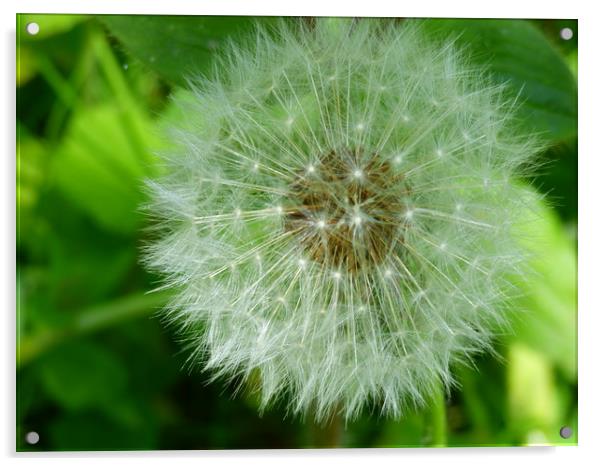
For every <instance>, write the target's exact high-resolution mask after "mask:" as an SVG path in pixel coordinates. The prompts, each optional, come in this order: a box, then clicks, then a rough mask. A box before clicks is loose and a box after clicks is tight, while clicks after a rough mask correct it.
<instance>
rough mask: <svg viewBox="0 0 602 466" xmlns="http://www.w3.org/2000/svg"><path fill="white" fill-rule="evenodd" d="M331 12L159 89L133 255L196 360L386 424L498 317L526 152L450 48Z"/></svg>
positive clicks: (524, 198)
mask: <svg viewBox="0 0 602 466" xmlns="http://www.w3.org/2000/svg"><path fill="white" fill-rule="evenodd" d="M341 24H342V27H341V28H332V27H330V26H329V23H328V22H324V21H321V20H318V21H316V22H315V25H314V26H312V28H309V27H307V26H306V25H303V24H302V23H299V24H297V25H290V24H289V23H286V24H285V23H284V22H283V23H282V24H281V25H280V26H279V33H278V34H271V33H267V32H266V31H264V30H262V29H261V28H258V29H257V30H256V32H255V34H256V35H257V38H256V40H254V41H250V42H252V43H253V46H251V45H249V46H248V47H249V48H248V49H247V48H242V47H241V46H236V45H232V46H231V47H230V49H229V51H228V50H226V49H224V50H223V51H220V53H221V55H220V57H221V58H218V61H219V69H220V73H219V78H211V79H209V78H204V79H203V80H198V81H195V84H194V85H193V87H194V89H193V90H192V91H190V92H188V93H183V94H182V96H180V97H177V98H176V99H175V104H176V105H180V106H181V108H182V109H185V111H186V116H187V118H186V119H185V120H184V121H182V120H181V119H180V120H177V121H176V122H174V123H173V125H174V126H175V128H174V129H175V131H173V132H170V134H176V135H177V136H170V137H171V138H172V142H173V143H174V144H173V146H174V148H173V149H172V151H171V153H169V154H168V155H167V156H165V159H164V162H165V165H166V174H165V175H163V176H162V177H161V178H159V179H158V180H153V181H151V182H149V190H150V193H151V201H150V204H149V206H148V210H149V211H150V212H151V213H152V216H153V219H156V221H157V222H158V231H160V232H162V235H161V237H160V238H159V239H158V240H156V241H155V242H154V243H152V244H150V245H149V246H148V247H147V248H146V259H145V260H146V263H147V265H148V267H149V268H151V269H152V270H155V271H158V272H160V273H161V274H163V276H164V277H165V286H167V287H173V288H175V289H177V293H176V297H175V298H174V300H173V302H172V303H171V304H170V305H169V306H168V308H167V309H166V310H165V313H166V315H167V317H168V318H169V319H170V320H171V321H173V322H174V323H176V324H179V325H181V328H182V329H183V330H182V331H183V332H184V333H183V334H184V335H185V336H186V338H187V339H188V340H189V344H190V345H191V346H193V347H194V349H195V351H194V354H195V357H196V358H197V360H198V363H199V364H200V365H202V366H203V367H204V368H205V369H206V370H207V371H208V372H209V373H210V374H211V375H212V377H214V378H222V377H225V378H229V379H237V380H242V382H241V383H245V380H248V379H249V377H250V374H254V375H253V377H254V380H255V381H256V382H257V381H258V382H259V385H260V387H261V393H260V399H261V409H267V408H268V407H269V406H270V404H271V403H273V402H275V401H277V400H281V399H284V400H286V405H287V406H288V407H289V410H290V411H291V412H292V413H297V414H303V413H306V412H308V411H309V410H310V409H311V411H312V413H313V415H314V416H315V417H316V418H317V419H318V420H323V419H325V418H327V417H329V416H330V415H332V414H333V413H334V412H335V411H339V412H340V413H341V414H342V415H343V416H344V417H345V418H346V419H352V418H354V417H356V416H357V415H358V414H359V413H360V412H361V410H362V409H364V408H375V407H376V408H378V410H379V411H380V412H382V413H383V414H385V415H388V416H393V417H400V416H402V415H403V414H404V413H405V412H406V410H407V408H409V407H412V406H416V405H421V404H423V403H424V400H427V399H428V398H429V395H430V393H431V392H432V390H433V388H434V387H435V386H437V385H438V383H439V380H443V381H444V383H445V384H448V385H449V384H451V383H453V380H454V378H453V373H452V369H451V366H453V364H454V363H457V362H458V363H461V362H465V361H466V358H467V357H468V356H467V355H470V354H475V353H477V352H479V351H483V350H486V349H488V348H489V347H490V345H491V339H492V337H493V333H494V331H493V329H494V328H495V327H496V326H497V325H499V324H500V323H503V322H505V320H506V314H507V312H508V310H507V307H506V305H505V303H504V299H503V297H504V296H506V295H508V294H511V293H512V291H513V290H512V285H510V284H509V283H508V280H507V277H508V276H511V275H512V274H513V273H521V272H522V271H523V269H524V262H525V257H526V253H525V251H524V249H523V247H522V246H521V242H520V241H519V240H520V238H518V237H517V234H516V233H515V225H517V224H518V223H519V222H520V220H521V213H522V212H524V209H525V208H529V206H531V205H533V203H534V202H535V198H534V196H532V195H527V194H525V193H526V191H525V190H524V189H523V188H521V187H520V186H519V185H518V184H517V183H514V182H513V180H514V179H515V177H516V176H517V175H518V174H519V172H518V168H517V167H523V166H528V165H531V166H532V165H533V156H534V154H535V153H536V152H537V151H538V150H539V146H538V143H537V142H536V141H535V140H534V138H532V137H530V136H529V135H523V134H522V133H521V132H520V130H519V129H517V128H519V127H518V126H514V124H513V112H514V108H515V105H514V104H513V102H514V100H515V99H514V98H506V97H505V96H506V94H505V93H506V92H507V91H506V89H505V88H504V87H503V86H498V85H492V83H491V82H489V81H488V79H487V78H485V77H484V73H483V72H482V70H479V69H474V68H473V67H471V66H468V65H467V60H466V57H465V55H464V52H463V51H458V50H456V49H455V48H454V47H453V45H452V44H451V43H448V42H443V43H437V42H431V41H430V40H428V39H427V38H426V36H425V35H424V34H423V33H422V32H421V29H420V26H419V25H417V24H416V23H414V22H413V21H411V20H408V21H406V22H404V25H402V26H399V25H398V24H397V23H394V22H391V23H386V24H385V25H384V26H383V24H380V25H379V26H376V25H375V23H374V22H371V21H357V22H353V23H350V22H345V21H344V20H343V22H342V23H341ZM245 47H246V46H245ZM383 77H385V78H384V79H385V80H386V85H384V84H383V83H382V81H381V80H382V79H383ZM376 78H378V79H379V81H375V79H376ZM441 83H445V84H441ZM268 87H269V88H270V92H268V93H266V91H265V90H266V88H268ZM293 115H294V117H293ZM467 122H470V126H468V124H467ZM283 123H284V124H283ZM469 131H470V135H472V137H470V136H469ZM444 148H445V150H444ZM452 153H453V157H451V156H450V154H452ZM529 193H530V192H529ZM464 206H470V208H469V209H468V208H465V207H464ZM450 245H453V247H450ZM443 251H445V252H443ZM474 303H483V304H482V305H479V308H478V310H475V309H474V307H473V306H474Z"/></svg>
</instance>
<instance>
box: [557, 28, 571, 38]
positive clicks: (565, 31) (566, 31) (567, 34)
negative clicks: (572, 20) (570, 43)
mask: <svg viewBox="0 0 602 466" xmlns="http://www.w3.org/2000/svg"><path fill="white" fill-rule="evenodd" d="M560 38H561V39H563V40H571V39H572V38H573V30H572V29H571V28H562V29H561V30H560Z"/></svg>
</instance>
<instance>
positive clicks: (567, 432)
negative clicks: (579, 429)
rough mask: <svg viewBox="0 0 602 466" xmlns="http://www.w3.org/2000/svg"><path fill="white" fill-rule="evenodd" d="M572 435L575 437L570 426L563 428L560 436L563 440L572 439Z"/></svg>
mask: <svg viewBox="0 0 602 466" xmlns="http://www.w3.org/2000/svg"><path fill="white" fill-rule="evenodd" d="M571 435H573V429H571V428H570V427H569V426H562V427H561V428H560V436H561V437H562V438H570V437H571Z"/></svg>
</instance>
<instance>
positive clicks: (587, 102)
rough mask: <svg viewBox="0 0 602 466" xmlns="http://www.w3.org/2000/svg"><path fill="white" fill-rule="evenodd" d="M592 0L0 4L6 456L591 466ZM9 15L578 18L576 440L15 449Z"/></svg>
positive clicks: (596, 77)
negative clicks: (426, 445) (557, 443)
mask: <svg viewBox="0 0 602 466" xmlns="http://www.w3.org/2000/svg"><path fill="white" fill-rule="evenodd" d="M593 5H595V2H592V1H591V0H590V1H588V0H572V1H570V2H569V1H563V2H560V1H552V0H549V1H537V2H536V1H531V2H526V1H525V0H503V1H498V2H495V4H493V3H491V2H482V1H470V0H455V1H453V2H451V1H445V0H441V1H430V0H420V1H418V2H411V3H410V2H403V3H402V2H399V4H396V3H395V2H394V1H393V0H364V1H351V0H347V1H344V0H341V1H331V2H329V3H326V2H324V1H323V0H303V1H299V2H295V4H292V5H291V4H285V2H283V1H282V0H280V1H278V0H271V1H268V0H254V1H252V2H250V1H248V0H221V1H220V2H212V3H211V4H208V3H207V2H203V3H201V2H198V3H194V2H191V1H190V0H162V1H160V2H155V3H153V4H150V3H149V2H148V0H121V1H119V2H107V1H106V0H104V1H103V0H87V1H85V2H82V1H81V0H53V1H52V2H48V0H45V1H44V0H23V1H20V2H16V1H6V2H2V5H1V8H2V12H3V13H4V14H3V15H2V16H1V17H0V18H1V21H2V26H3V27H2V40H3V47H2V52H3V56H4V58H3V60H2V62H3V64H4V67H3V69H4V70H5V71H4V72H3V73H0V80H1V83H2V84H1V85H0V89H2V93H3V99H2V102H5V103H6V107H5V108H4V109H3V111H2V112H1V113H0V115H1V116H0V118H1V119H2V124H1V125H0V128H1V131H2V133H1V137H0V140H1V141H4V145H5V149H6V151H5V153H4V154H3V155H4V156H3V157H2V164H3V165H2V171H1V173H2V177H3V187H2V202H1V203H0V209H1V210H0V213H1V218H2V219H3V221H4V222H3V223H4V225H5V227H4V228H2V229H1V234H2V241H1V242H0V244H1V246H2V249H1V250H2V258H3V261H2V267H1V269H0V270H1V273H2V276H1V279H0V287H1V290H0V296H2V297H3V298H4V301H5V305H4V306H3V307H2V310H3V312H2V318H3V322H2V324H3V325H2V329H3V331H4V335H3V337H4V338H3V340H4V341H3V344H2V346H1V347H2V349H3V355H2V358H1V359H0V365H1V371H0V374H2V376H3V377H2V383H0V391H1V393H2V397H1V399H2V401H3V402H4V404H5V406H4V409H2V410H0V412H2V413H3V414H4V417H5V419H3V420H2V422H1V423H0V442H1V445H2V448H1V449H0V453H1V454H2V456H5V457H8V463H9V464H12V462H13V461H15V460H19V463H20V464H30V463H33V462H34V461H37V460H38V459H41V458H44V460H45V461H46V462H48V463H50V464H57V465H59V464H60V465H63V464H65V463H66V462H67V463H73V462H77V463H78V464H79V463H81V461H82V459H85V461H86V462H87V463H90V464H101V462H103V461H106V460H109V461H110V460H115V459H117V458H119V463H120V464H123V463H125V464H140V465H141V464H144V465H150V464H164V463H165V462H166V460H167V459H168V458H173V457H175V458H177V461H178V463H179V464H182V465H187V464H195V465H198V464H199V461H203V462H204V463H207V462H210V463H212V464H219V463H224V464H227V463H232V462H233V461H237V460H244V461H245V464H246V466H251V465H255V464H257V465H261V466H266V465H270V464H281V463H282V462H283V461H286V463H287V464H292V465H295V464H306V463H307V462H308V461H309V462H312V463H313V464H339V463H341V464H342V463H343V462H344V463H345V464H350V465H354V464H364V463H365V462H366V461H367V460H372V459H375V460H376V459H377V460H378V461H379V463H381V464H396V465H398V464H400V462H404V461H420V462H421V463H423V464H431V463H432V464H441V462H442V461H445V462H446V464H448V465H455V464H458V465H471V464H475V465H479V466H481V465H482V464H483V461H484V460H486V461H487V464H488V466H495V465H504V466H507V464H508V463H509V462H512V463H518V464H526V463H527V462H528V463H532V462H544V461H545V463H546V464H549V465H562V466H567V465H568V464H590V461H589V460H590V459H592V458H595V457H598V458H600V457H602V455H601V454H600V452H599V451H598V449H597V443H598V442H599V441H600V440H599V439H597V435H596V434H597V433H598V432H599V431H600V430H602V429H601V428H600V427H599V424H600V423H601V422H602V418H601V417H600V416H602V409H600V408H601V395H600V394H602V384H601V381H602V377H601V375H600V374H601V371H600V360H599V357H598V355H599V354H602V353H601V351H600V350H601V349H602V348H601V346H600V344H601V342H602V337H601V335H600V332H602V300H601V299H600V295H596V294H595V290H596V288H599V287H600V285H599V284H598V281H599V278H598V277H599V275H600V271H599V269H596V265H600V264H601V263H602V257H601V248H600V244H601V241H600V238H602V234H601V233H602V232H601V231H600V224H601V221H600V219H601V218H602V208H601V207H600V204H599V201H600V200H602V192H601V188H602V182H601V180H600V179H599V178H598V176H599V175H601V174H602V166H601V165H602V162H601V161H602V158H601V155H600V151H599V147H598V146H599V141H598V140H597V136H598V135H599V134H600V129H599V125H600V119H599V116H598V113H599V112H600V109H601V108H602V101H601V98H600V97H601V86H600V83H601V82H602V73H601V66H600V63H601V61H600V59H599V56H600V49H599V45H600V44H601V43H602V40H601V38H600V30H601V29H602V25H601V24H600V19H599V18H600V16H599V15H596V12H595V7H594V6H593ZM16 13H89V14H94V13H116V14H126V13H146V14H222V15H223V14H232V15H234V14H237V15H239V14H247V15H275V16H280V15H289V16H302V15H318V16H405V17H413V16H419V17H495V18H505V17H506V18H510V17H517V18H577V19H578V20H579V39H580V40H579V42H580V44H579V149H580V151H579V152H580V154H579V187H578V193H579V237H578V239H579V249H580V251H586V253H585V254H580V255H579V268H578V270H579V310H580V313H579V369H580V370H579V405H580V410H579V430H578V432H579V446H578V447H522V448H518V447H516V448H510V447H501V448H447V449H441V450H437V449H370V450H368V449H348V450H269V451H267V450H260V451H198V452H197V451H185V452H115V453H39V454H38V453H15V312H14V310H15V263H14V261H15V173H16V164H15V108H16V107H15V27H16V17H15V15H16Z"/></svg>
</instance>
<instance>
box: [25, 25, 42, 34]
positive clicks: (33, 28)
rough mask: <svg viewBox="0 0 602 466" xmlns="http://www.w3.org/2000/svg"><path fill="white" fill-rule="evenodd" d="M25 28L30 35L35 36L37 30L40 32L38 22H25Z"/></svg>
mask: <svg viewBox="0 0 602 466" xmlns="http://www.w3.org/2000/svg"><path fill="white" fill-rule="evenodd" d="M25 29H26V30H27V33H28V34H29V35H30V36H35V35H36V34H37V33H38V32H40V25H39V24H38V23H27V26H25Z"/></svg>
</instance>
